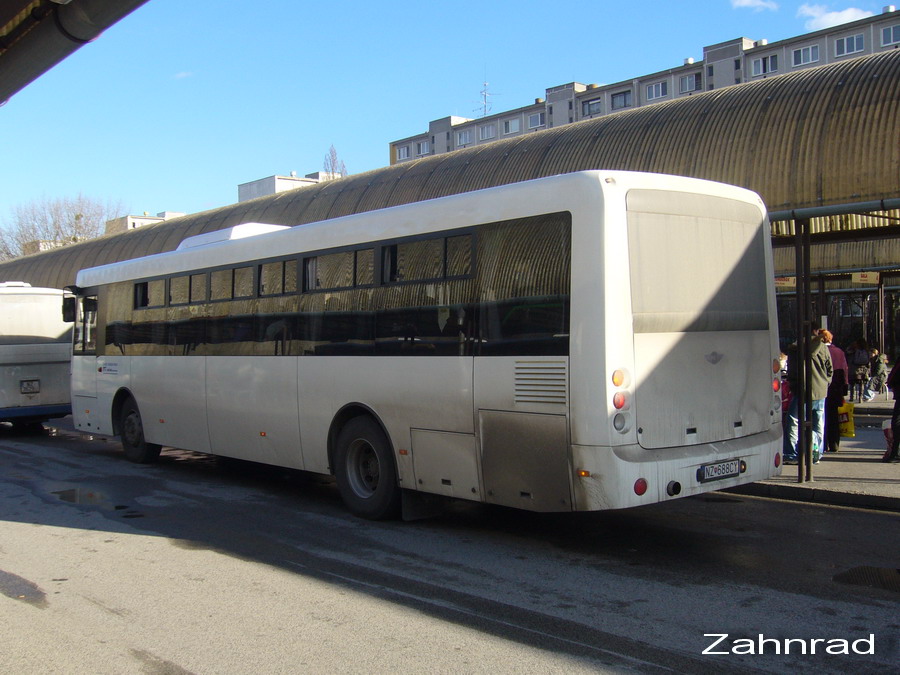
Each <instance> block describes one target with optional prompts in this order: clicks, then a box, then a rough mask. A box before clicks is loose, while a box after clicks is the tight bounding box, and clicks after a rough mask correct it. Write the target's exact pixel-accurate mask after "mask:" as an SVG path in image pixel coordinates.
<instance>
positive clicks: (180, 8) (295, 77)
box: [0, 0, 885, 223]
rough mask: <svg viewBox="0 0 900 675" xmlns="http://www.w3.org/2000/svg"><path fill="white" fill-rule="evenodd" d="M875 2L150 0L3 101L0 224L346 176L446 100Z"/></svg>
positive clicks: (613, 75)
mask: <svg viewBox="0 0 900 675" xmlns="http://www.w3.org/2000/svg"><path fill="white" fill-rule="evenodd" d="M884 4H885V3H884V2H883V0H877V1H876V2H867V1H862V0H850V2H848V3H843V2H833V3H821V4H814V3H800V2H775V1H772V0H696V1H695V2H691V3H682V2H678V3H675V2H666V3H661V2H640V3H639V2H630V3H620V2H615V3H614V2H608V1H604V0H600V1H597V2H593V3H547V2H546V1H535V0H518V1H516V2H507V1H506V0H495V1H494V2H490V3H485V2H483V1H479V2H469V1H468V0H459V1H458V2H454V3H437V2H428V1H426V2H422V0H415V1H407V0H385V1H383V2H379V3H376V2H359V1H347V0H344V1H341V0H337V1H335V2H331V3H309V2H301V1H300V0H266V1H265V2H260V3H248V2H245V1H244V2H238V1H237V0H215V1H214V0H149V2H148V3H147V4H145V5H144V6H143V7H141V8H139V9H137V10H136V11H135V12H134V13H132V14H131V15H129V16H128V17H126V18H125V19H123V20H122V21H121V22H120V23H118V24H117V25H115V26H113V27H112V28H110V29H109V30H108V31H107V32H106V33H105V34H104V35H102V36H101V37H100V38H99V39H98V40H97V41H95V42H94V43H92V44H89V45H86V46H85V47H83V48H82V49H80V50H79V51H77V52H76V53H75V54H73V55H72V56H70V57H69V58H68V59H66V60H65V61H63V62H62V63H61V64H59V65H58V66H56V67H55V68H54V69H52V70H51V71H49V72H48V73H46V74H45V75H43V76H42V77H40V78H39V79H38V80H36V81H35V82H34V83H32V84H30V85H29V86H28V87H26V88H25V89H23V90H22V91H20V92H19V93H18V94H16V95H15V96H13V97H12V98H11V99H10V101H9V102H8V103H7V104H6V105H5V106H3V107H0V138H2V139H3V145H2V148H3V156H4V157H5V159H6V161H4V162H3V168H2V169H0V223H5V222H10V219H11V213H12V209H13V207H15V206H17V205H21V204H25V203H28V202H31V201H36V200H41V199H45V198H55V197H74V196H76V195H78V194H79V193H80V194H84V195H86V196H90V197H93V198H95V199H97V200H99V201H103V202H106V201H112V202H121V203H122V204H123V205H124V206H125V208H126V210H127V211H128V212H129V213H133V214H139V213H143V212H145V211H146V212H149V213H151V214H156V213H157V212H159V211H184V212H187V213H193V212H196V211H202V210H206V209H210V208H215V207H218V206H223V205H225V204H230V203H233V202H235V201H237V185H238V184H239V183H245V182H249V181H252V180H256V179H257V178H263V177H265V176H271V175H273V174H287V173H289V172H290V171H296V172H297V173H298V174H300V175H303V174H306V173H311V172H314V171H321V170H322V169H323V163H324V158H325V155H326V153H327V152H328V149H329V147H330V146H331V145H334V146H335V148H336V149H337V152H338V155H339V157H340V158H341V159H342V160H343V161H344V163H345V164H346V166H347V169H348V171H349V172H350V173H360V172H363V171H368V170H370V169H376V168H379V167H381V166H385V165H386V164H387V163H388V157H389V155H388V144H389V143H390V142H391V141H393V140H397V139H400V138H404V137H406V136H411V135H413V134H416V133H420V132H423V131H425V130H426V129H427V127H428V122H429V121H431V120H434V119H438V118H441V117H445V116H447V115H459V116H462V117H477V116H478V115H479V108H480V91H481V90H482V89H483V88H484V82H487V83H488V90H489V91H490V92H491V93H492V96H491V102H492V105H493V111H494V112H500V111H503V110H508V109H511V108H517V107H520V106H524V105H527V104H529V103H532V102H533V101H534V99H535V98H536V97H540V96H544V90H545V89H546V88H547V87H552V86H555V85H559V84H565V83H568V82H573V81H576V82H583V83H593V82H596V83H600V84H603V83H611V82H618V81H621V80H625V79H629V78H631V77H635V76H640V75H645V74H649V73H653V72H656V71H660V70H665V69H667V68H672V67H675V66H679V65H681V64H682V62H683V60H684V59H685V58H686V57H694V58H695V59H697V60H699V59H701V58H702V56H703V47H704V46H705V45H711V44H715V43H717V42H722V41H725V40H730V39H733V38H737V37H742V36H743V37H748V38H751V39H753V40H759V39H762V38H766V39H768V40H769V41H770V42H774V41H776V40H780V39H784V38H787V37H791V36H794V35H799V34H802V33H805V32H809V31H812V30H818V29H819V28H824V27H826V26H827V25H834V24H837V23H844V22H846V21H852V20H855V19H858V18H862V17H863V16H868V15H870V14H877V13H880V12H881V11H882V7H883V6H884Z"/></svg>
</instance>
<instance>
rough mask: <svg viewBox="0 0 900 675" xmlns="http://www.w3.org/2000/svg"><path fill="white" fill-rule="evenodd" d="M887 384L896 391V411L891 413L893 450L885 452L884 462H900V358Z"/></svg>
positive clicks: (892, 369)
mask: <svg viewBox="0 0 900 675" xmlns="http://www.w3.org/2000/svg"><path fill="white" fill-rule="evenodd" d="M887 386H888V389H890V390H891V391H892V392H894V412H893V413H891V433H893V435H894V440H893V442H892V443H891V451H890V452H889V453H885V455H884V458H883V459H882V460H881V461H882V462H900V358H898V359H897V362H896V363H895V364H894V367H893V368H891V374H890V375H888V379H887Z"/></svg>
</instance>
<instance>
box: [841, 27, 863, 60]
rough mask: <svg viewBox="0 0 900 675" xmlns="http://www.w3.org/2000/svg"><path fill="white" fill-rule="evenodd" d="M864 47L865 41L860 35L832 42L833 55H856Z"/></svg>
mask: <svg viewBox="0 0 900 675" xmlns="http://www.w3.org/2000/svg"><path fill="white" fill-rule="evenodd" d="M864 47H865V40H864V38H863V35H862V33H860V34H859V35H851V36H850V37H845V38H838V39H837V40H835V41H834V55H835V56H847V54H858V53H859V52H861V51H862V50H863V49H864Z"/></svg>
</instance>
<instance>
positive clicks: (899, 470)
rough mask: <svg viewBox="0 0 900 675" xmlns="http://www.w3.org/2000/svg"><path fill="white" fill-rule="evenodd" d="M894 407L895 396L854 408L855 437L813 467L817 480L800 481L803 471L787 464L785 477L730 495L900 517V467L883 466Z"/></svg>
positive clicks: (842, 441)
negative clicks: (886, 425) (893, 513)
mask: <svg viewBox="0 0 900 675" xmlns="http://www.w3.org/2000/svg"><path fill="white" fill-rule="evenodd" d="M893 408H894V400H893V397H891V395H890V394H879V395H878V396H876V397H875V399H873V400H872V401H869V402H866V403H854V419H855V424H856V436H855V437H854V438H842V439H841V447H840V450H839V451H838V452H837V453H826V454H825V456H824V457H822V460H821V461H820V462H819V463H818V464H814V465H813V467H812V481H803V482H801V481H800V480H799V478H800V472H799V467H798V466H796V465H788V466H785V467H783V469H782V472H781V475H780V476H777V477H775V478H772V479H769V480H766V481H760V482H758V483H752V484H750V485H743V486H740V487H738V488H733V489H731V490H729V492H736V493H739V494H749V495H755V496H759V497H771V498H775V499H789V500H796V501H804V502H813V503H819V504H829V505H834V506H850V507H856V508H868V509H879V510H886V511H898V512H900V464H896V463H893V464H892V463H885V462H882V461H881V458H882V456H883V455H884V453H885V450H886V449H887V444H886V441H885V437H884V432H883V430H882V424H883V423H884V422H886V421H887V422H889V420H890V418H891V411H892V410H893Z"/></svg>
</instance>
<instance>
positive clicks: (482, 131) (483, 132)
mask: <svg viewBox="0 0 900 675" xmlns="http://www.w3.org/2000/svg"><path fill="white" fill-rule="evenodd" d="M496 135H497V129H496V127H495V126H494V125H493V124H485V125H484V126H482V127H478V138H479V140H482V141H487V140H490V139H491V138H493V137H494V136H496Z"/></svg>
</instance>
